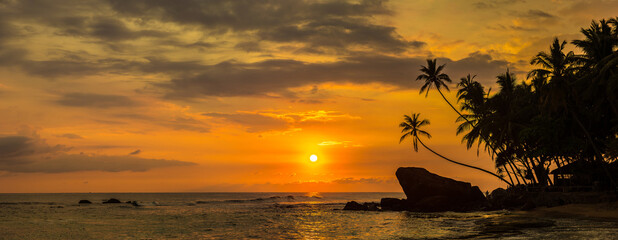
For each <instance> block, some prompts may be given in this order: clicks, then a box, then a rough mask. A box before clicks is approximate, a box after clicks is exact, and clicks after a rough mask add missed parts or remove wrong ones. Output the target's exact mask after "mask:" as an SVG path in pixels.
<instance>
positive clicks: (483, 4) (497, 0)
mask: <svg viewBox="0 0 618 240" xmlns="http://www.w3.org/2000/svg"><path fill="white" fill-rule="evenodd" d="M525 2H526V0H481V1H477V2H475V3H473V5H474V6H475V7H476V8H479V9H487V8H500V7H504V6H509V5H514V4H518V3H525Z"/></svg>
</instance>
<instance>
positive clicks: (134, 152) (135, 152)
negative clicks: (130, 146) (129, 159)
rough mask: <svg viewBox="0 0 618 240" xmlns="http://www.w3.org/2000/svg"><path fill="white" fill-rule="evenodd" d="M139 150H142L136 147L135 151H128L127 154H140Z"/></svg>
mask: <svg viewBox="0 0 618 240" xmlns="http://www.w3.org/2000/svg"><path fill="white" fill-rule="evenodd" d="M141 152H142V150H140V149H137V150H135V151H133V152H131V153H129V155H137V154H140V153H141Z"/></svg>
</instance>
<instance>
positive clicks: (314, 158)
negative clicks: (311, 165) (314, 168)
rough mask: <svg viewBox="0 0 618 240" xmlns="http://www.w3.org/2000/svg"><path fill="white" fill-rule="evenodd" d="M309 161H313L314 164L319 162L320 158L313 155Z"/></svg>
mask: <svg viewBox="0 0 618 240" xmlns="http://www.w3.org/2000/svg"><path fill="white" fill-rule="evenodd" d="M309 160H311V161H312V162H317V161H318V156H316V155H315V154H312V155H311V156H310V157H309Z"/></svg>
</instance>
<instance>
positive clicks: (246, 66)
mask: <svg viewBox="0 0 618 240" xmlns="http://www.w3.org/2000/svg"><path fill="white" fill-rule="evenodd" d="M440 61H441V62H442V63H441V64H444V63H446V64H447V67H446V70H445V71H447V72H448V73H452V74H453V75H451V76H452V77H453V78H455V79H457V78H459V77H463V76H465V75H467V74H468V73H472V74H477V75H479V76H481V75H482V76H483V77H490V78H492V79H493V78H494V77H495V76H496V75H497V74H498V73H500V72H502V71H504V70H506V67H507V66H508V62H507V61H503V60H494V59H492V57H491V56H490V55H488V54H482V53H478V52H476V53H472V54H470V55H469V56H468V57H466V58H463V59H460V60H458V61H453V60H450V59H440ZM425 64H426V62H425V59H421V58H406V57H392V56H386V55H362V56H353V57H345V58H343V59H342V60H340V61H335V62H327V63H309V62H302V61H296V60H291V59H272V60H265V61H260V62H254V63H239V62H231V61H226V62H221V63H219V64H215V65H209V66H205V67H204V73H202V74H199V75H197V76H193V77H186V78H175V79H172V80H171V81H169V82H165V83H155V86H158V87H161V88H163V89H165V90H167V93H166V94H167V97H170V98H199V97H203V96H217V97H233V96H268V94H269V93H278V94H283V95H285V94H288V95H289V92H287V90H288V88H293V87H300V86H305V85H310V84H320V83H326V82H334V83H355V84H368V83H382V84H387V85H391V86H396V87H400V88H404V89H409V88H415V87H418V86H420V85H419V84H420V83H419V82H417V81H415V80H414V79H415V78H416V75H418V69H419V68H420V66H421V65H425Z"/></svg>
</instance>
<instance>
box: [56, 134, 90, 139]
mask: <svg viewBox="0 0 618 240" xmlns="http://www.w3.org/2000/svg"><path fill="white" fill-rule="evenodd" d="M56 137H62V138H68V139H84V137H82V136H80V135H77V134H73V133H65V134H60V135H56Z"/></svg>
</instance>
